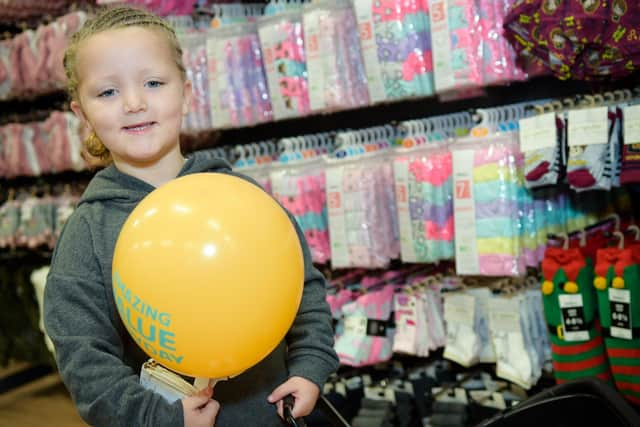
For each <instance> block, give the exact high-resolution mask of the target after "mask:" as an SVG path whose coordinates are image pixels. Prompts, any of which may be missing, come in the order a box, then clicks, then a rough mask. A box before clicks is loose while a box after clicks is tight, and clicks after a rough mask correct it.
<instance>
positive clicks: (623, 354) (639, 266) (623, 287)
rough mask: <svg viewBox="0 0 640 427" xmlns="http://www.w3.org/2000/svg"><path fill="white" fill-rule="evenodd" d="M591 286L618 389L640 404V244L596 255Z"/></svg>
mask: <svg viewBox="0 0 640 427" xmlns="http://www.w3.org/2000/svg"><path fill="white" fill-rule="evenodd" d="M595 272H596V278H595V279H594V286H595V288H596V289H597V294H598V308H599V311H600V319H601V322H602V326H603V328H604V335H605V345H606V348H607V354H608V356H609V363H610V364H611V371H612V372H613V377H614V380H615V383H616V387H617V388H618V390H619V391H620V392H621V393H622V394H623V395H624V396H625V397H626V398H627V400H629V401H630V402H632V403H634V404H636V405H640V246H638V245H636V246H634V247H631V248H628V249H618V248H607V249H601V250H599V251H598V254H597V262H596V268H595Z"/></svg>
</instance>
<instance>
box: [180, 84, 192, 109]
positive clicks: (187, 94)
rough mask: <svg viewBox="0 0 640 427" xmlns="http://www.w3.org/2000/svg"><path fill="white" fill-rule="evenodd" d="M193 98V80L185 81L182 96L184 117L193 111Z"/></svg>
mask: <svg viewBox="0 0 640 427" xmlns="http://www.w3.org/2000/svg"><path fill="white" fill-rule="evenodd" d="M192 98H193V86H192V85H191V80H189V79H186V80H185V81H184V95H183V96H182V115H183V116H186V115H187V114H189V111H191V99H192Z"/></svg>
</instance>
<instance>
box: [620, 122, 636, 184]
mask: <svg viewBox="0 0 640 427" xmlns="http://www.w3.org/2000/svg"><path fill="white" fill-rule="evenodd" d="M618 112H619V115H620V117H621V116H622V111H621V110H618ZM621 164H622V165H621V170H620V183H621V184H634V183H638V182H640V143H638V144H624V143H623V144H622V159H621Z"/></svg>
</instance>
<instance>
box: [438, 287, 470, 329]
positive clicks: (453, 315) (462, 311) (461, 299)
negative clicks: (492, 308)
mask: <svg viewBox="0 0 640 427" xmlns="http://www.w3.org/2000/svg"><path fill="white" fill-rule="evenodd" d="M475 315H476V299H475V298H474V297H473V296H471V295H465V294H450V295H447V296H446V297H445V300H444V317H445V319H446V320H447V322H456V323H460V324H463V325H467V326H471V327H473V326H474V323H475Z"/></svg>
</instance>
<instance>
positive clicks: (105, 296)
mask: <svg viewBox="0 0 640 427" xmlns="http://www.w3.org/2000/svg"><path fill="white" fill-rule="evenodd" d="M64 65H65V69H66V74H67V78H68V85H69V93H70V96H71V99H72V103H71V108H72V110H73V111H74V113H75V114H76V115H77V116H78V117H79V118H80V119H81V120H82V121H83V123H84V124H85V125H86V126H87V128H88V130H89V131H90V136H89V137H88V138H87V140H86V141H85V143H86V149H87V150H88V151H89V153H91V154H92V155H93V156H96V157H99V158H102V159H103V160H106V161H110V162H111V163H112V164H111V165H110V166H108V167H106V168H105V169H103V170H102V171H100V172H98V173H97V174H96V175H95V177H94V178H93V179H92V180H91V182H90V184H89V186H88V187H87V190H86V191H85V193H84V195H83V197H82V200H81V201H80V203H79V205H78V207H77V209H76V211H75V212H74V213H73V215H72V216H71V218H69V220H68V222H67V224H66V226H65V228H64V231H63V233H62V235H61V237H60V240H59V242H58V245H57V247H56V249H55V251H54V255H53V259H52V264H51V270H50V273H49V276H48V280H47V286H46V293H45V325H46V330H47V332H48V334H49V335H50V336H51V339H52V340H53V342H54V344H55V349H56V360H57V364H58V367H59V370H60V374H61V376H62V378H63V380H64V383H65V384H66V386H67V387H68V389H69V391H70V392H71V396H72V397H73V400H74V402H75V404H76V406H77V407H78V410H79V412H80V414H81V416H82V417H83V418H84V419H85V420H86V421H87V422H88V423H89V424H91V425H95V426H107V425H108V426H126V427H130V426H142V425H145V426H147V425H148V426H178V425H183V424H184V425H185V426H211V425H212V424H213V423H214V420H215V422H216V425H217V426H226V425H229V426H231V425H233V426H251V425H254V426H258V425H259V426H276V425H282V424H281V423H282V421H281V420H280V418H279V417H278V412H280V414H281V411H282V399H283V398H284V397H285V396H287V395H289V394H291V395H293V396H294V398H295V404H294V408H293V415H294V416H296V417H300V416H304V415H307V414H308V413H309V412H310V411H311V410H312V409H313V406H314V405H315V402H316V399H317V398H318V395H319V392H320V390H321V387H322V386H323V384H324V382H325V381H326V379H327V377H328V375H329V374H330V373H331V372H332V371H334V370H335V369H336V368H337V357H336V354H335V352H334V351H333V340H332V330H331V321H330V314H329V309H328V306H327V304H326V302H325V281H324V278H323V277H322V275H321V274H320V273H319V272H318V271H317V270H316V269H315V268H314V267H313V264H312V263H311V258H310V255H309V250H308V247H307V245H306V243H305V241H304V238H303V237H302V236H303V235H302V233H301V232H300V230H299V228H298V227H297V226H296V229H297V231H298V235H299V236H300V240H301V243H302V247H303V252H304V259H305V284H304V293H303V297H302V302H301V305H300V309H299V311H298V315H297V317H296V319H295V322H294V324H293V326H292V327H291V330H290V331H289V333H288V334H287V336H286V339H285V341H284V342H282V343H281V344H280V345H279V346H278V348H277V349H276V350H274V351H273V353H272V354H270V355H269V356H268V357H267V358H266V359H265V360H263V361H262V362H260V363H259V364H258V365H256V366H255V367H253V368H251V369H249V370H248V371H246V372H245V373H243V374H241V375H240V376H238V377H236V378H233V379H231V380H228V381H223V382H220V383H218V385H217V386H216V390H215V398H216V400H217V401H219V403H220V412H219V413H218V403H217V402H215V401H213V400H212V399H211V396H212V391H211V390H210V389H209V390H205V391H204V392H201V393H200V394H199V395H197V396H191V397H187V398H185V399H183V400H182V401H178V402H175V403H174V404H169V403H168V402H167V401H165V400H164V399H163V398H162V397H161V396H160V395H158V394H155V393H154V392H151V391H148V390H146V389H144V388H143V387H141V386H140V385H139V378H138V373H139V372H140V367H141V364H142V363H143V362H144V361H145V360H146V359H147V357H146V356H145V355H144V353H142V351H141V350H140V349H139V348H138V346H137V345H136V344H135V342H134V341H133V340H132V339H131V337H130V336H129V334H128V333H127V332H126V330H125V328H124V325H123V324H122V322H121V320H120V318H119V316H118V313H117V311H116V306H115V303H114V298H113V293H112V288H111V263H112V258H113V251H114V247H115V243H116V239H117V237H118V234H119V232H120V229H121V227H122V225H123V223H124V221H125V220H126V218H127V216H128V215H129V213H130V212H131V211H132V210H133V209H134V208H135V207H136V205H137V204H138V202H140V201H141V200H142V199H143V198H144V197H145V196H146V195H147V194H149V193H150V192H151V191H153V190H154V188H156V187H158V186H160V185H162V184H164V183H166V182H167V181H169V180H171V179H173V178H175V177H177V176H183V175H186V174H191V173H197V172H205V171H207V172H216V173H229V174H230V173H232V172H231V170H230V168H229V166H228V164H227V163H225V162H224V161H222V160H208V159H206V158H205V157H204V156H199V155H197V154H196V155H193V156H190V157H188V158H186V159H185V157H183V155H182V153H181V151H180V146H179V135H180V128H181V121H182V117H183V116H184V115H185V114H186V113H187V111H188V106H189V105H190V97H191V83H190V82H189V81H188V80H187V79H186V77H185V74H186V73H185V69H184V66H183V63H182V51H181V48H180V46H179V44H178V41H177V39H176V35H175V33H174V31H173V30H172V29H171V27H169V26H168V25H167V24H166V23H165V22H164V21H163V20H162V19H160V18H158V17H157V16H155V15H153V14H150V13H148V12H145V11H141V10H138V9H133V8H128V7H119V8H113V9H108V10H106V11H103V12H102V13H100V14H99V15H98V16H96V17H95V18H94V19H91V20H89V21H87V23H86V24H85V25H84V27H83V28H82V29H81V30H80V31H79V32H78V33H76V34H75V35H74V36H73V37H72V39H71V42H70V44H69V46H68V48H67V51H66V52H65V57H64ZM292 222H294V225H295V221H293V219H292ZM211 314H212V317H213V316H215V313H211ZM202 321H203V322H206V321H207V319H202ZM216 415H217V418H216Z"/></svg>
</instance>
